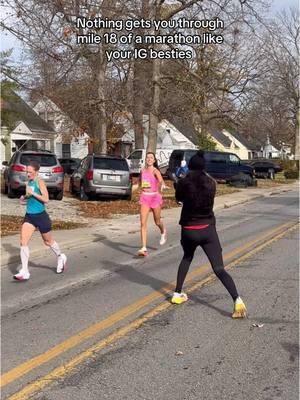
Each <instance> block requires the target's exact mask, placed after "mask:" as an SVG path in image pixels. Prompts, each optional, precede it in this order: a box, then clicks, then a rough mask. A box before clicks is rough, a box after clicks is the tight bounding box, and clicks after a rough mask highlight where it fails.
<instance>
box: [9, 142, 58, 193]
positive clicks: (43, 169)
mask: <svg viewBox="0 0 300 400" xmlns="http://www.w3.org/2000/svg"><path fill="white" fill-rule="evenodd" d="M30 161H37V162H38V163H39V164H40V170H39V177H40V178H41V179H43V180H44V181H45V183H46V186H47V189H48V191H49V193H53V195H54V198H55V199H56V200H62V198H63V190H64V170H63V168H62V166H61V165H60V163H59V161H58V159H57V157H56V155H55V154H54V153H51V152H49V151H41V150H39V151H16V152H15V153H14V154H13V156H12V158H11V159H10V161H9V162H7V161H4V162H3V163H2V164H3V165H5V167H6V168H5V170H4V173H3V174H4V188H5V189H4V190H5V193H7V195H8V197H10V198H13V197H15V196H16V195H18V194H22V193H25V189H26V182H27V174H26V167H27V165H28V164H29V163H30Z"/></svg>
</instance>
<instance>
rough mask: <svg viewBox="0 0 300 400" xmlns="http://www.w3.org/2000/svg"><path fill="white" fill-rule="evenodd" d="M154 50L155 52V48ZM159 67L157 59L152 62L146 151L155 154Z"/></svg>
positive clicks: (158, 101)
mask: <svg viewBox="0 0 300 400" xmlns="http://www.w3.org/2000/svg"><path fill="white" fill-rule="evenodd" d="M154 49H155V50H157V48H156V46H154ZM160 66H161V62H160V60H159V59H154V60H153V75H152V83H153V89H152V104H151V111H150V115H149V136H148V144H147V151H152V152H153V153H155V151H156V146H157V129H158V122H159V121H158V117H159V106H160Z"/></svg>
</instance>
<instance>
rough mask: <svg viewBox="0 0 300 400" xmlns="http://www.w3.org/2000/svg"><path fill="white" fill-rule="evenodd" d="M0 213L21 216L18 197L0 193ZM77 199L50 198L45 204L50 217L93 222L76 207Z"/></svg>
mask: <svg viewBox="0 0 300 400" xmlns="http://www.w3.org/2000/svg"><path fill="white" fill-rule="evenodd" d="M0 199H1V214H6V215H17V216H23V215H24V214H25V206H21V205H20V204H19V199H17V198H16V199H9V198H8V197H7V196H6V195H5V194H3V193H1V195H0ZM78 203H79V200H78V199H76V198H72V197H64V198H63V199H62V200H60V201H58V200H50V201H49V203H48V205H47V212H48V213H49V215H50V217H51V219H56V220H58V219H59V220H63V221H70V222H90V223H91V222H95V220H94V219H93V218H86V217H83V216H82V215H81V211H80V210H79V208H77V205H78Z"/></svg>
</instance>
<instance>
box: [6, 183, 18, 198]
mask: <svg viewBox="0 0 300 400" xmlns="http://www.w3.org/2000/svg"><path fill="white" fill-rule="evenodd" d="M7 197H8V198H9V199H14V198H15V197H16V192H15V191H14V190H13V189H12V188H11V186H10V185H9V184H8V185H7Z"/></svg>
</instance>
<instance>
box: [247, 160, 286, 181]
mask: <svg viewBox="0 0 300 400" xmlns="http://www.w3.org/2000/svg"><path fill="white" fill-rule="evenodd" d="M242 162H243V164H245V165H250V166H251V167H252V168H254V171H255V176H256V177H257V178H269V179H275V174H277V173H278V172H281V171H282V168H281V166H280V165H278V164H275V163H274V162H272V161H271V160H266V159H254V160H243V161H242Z"/></svg>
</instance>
